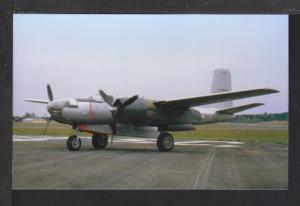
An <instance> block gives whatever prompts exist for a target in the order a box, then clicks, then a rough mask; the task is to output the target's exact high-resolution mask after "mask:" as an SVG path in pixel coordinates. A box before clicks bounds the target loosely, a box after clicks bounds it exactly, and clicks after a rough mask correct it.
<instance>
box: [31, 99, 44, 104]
mask: <svg viewBox="0 0 300 206" xmlns="http://www.w3.org/2000/svg"><path fill="white" fill-rule="evenodd" d="M25 101H26V102H34V103H40V104H48V103H49V100H45V99H25Z"/></svg>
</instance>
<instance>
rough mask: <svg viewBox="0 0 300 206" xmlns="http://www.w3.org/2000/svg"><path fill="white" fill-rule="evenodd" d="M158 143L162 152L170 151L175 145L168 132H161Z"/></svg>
mask: <svg viewBox="0 0 300 206" xmlns="http://www.w3.org/2000/svg"><path fill="white" fill-rule="evenodd" d="M156 143H157V148H158V150H159V151H161V152H170V151H171V150H172V149H173V147H174V139H173V137H172V135H171V134H170V133H168V132H161V133H160V135H159V136H158V138H157V142H156Z"/></svg>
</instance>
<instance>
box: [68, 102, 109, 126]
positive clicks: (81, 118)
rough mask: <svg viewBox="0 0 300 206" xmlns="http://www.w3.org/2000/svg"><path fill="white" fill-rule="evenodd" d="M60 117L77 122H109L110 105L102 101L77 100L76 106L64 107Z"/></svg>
mask: <svg viewBox="0 0 300 206" xmlns="http://www.w3.org/2000/svg"><path fill="white" fill-rule="evenodd" d="M62 118H64V119H66V120H67V121H70V122H73V121H74V122H77V123H97V124H111V123H112V122H113V118H112V114H111V111H110V106H109V105H108V104H106V103H104V102H78V106H77V107H65V108H63V110H62Z"/></svg>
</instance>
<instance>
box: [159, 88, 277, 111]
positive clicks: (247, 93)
mask: <svg viewBox="0 0 300 206" xmlns="http://www.w3.org/2000/svg"><path fill="white" fill-rule="evenodd" d="M276 92H279V91H277V90H275V89H270V88H261V89H250V90H242V91H235V92H222V93H216V94H210V95H206V96H199V97H191V98H184V99H174V100H166V101H158V102H155V103H154V104H155V105H157V106H161V107H164V106H165V107H182V108H188V107H196V106H201V105H206V104H212V103H217V102H225V101H230V100H236V99H243V98H248V97H255V96H260V95H266V94H272V93H276Z"/></svg>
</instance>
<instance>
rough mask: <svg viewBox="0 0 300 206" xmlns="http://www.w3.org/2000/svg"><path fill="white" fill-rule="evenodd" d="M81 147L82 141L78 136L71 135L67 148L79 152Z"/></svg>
mask: <svg viewBox="0 0 300 206" xmlns="http://www.w3.org/2000/svg"><path fill="white" fill-rule="evenodd" d="M80 147H81V139H80V138H79V137H77V135H71V136H70V137H69V138H68V140H67V148H68V149H69V150H70V151H77V150H79V149H80Z"/></svg>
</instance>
